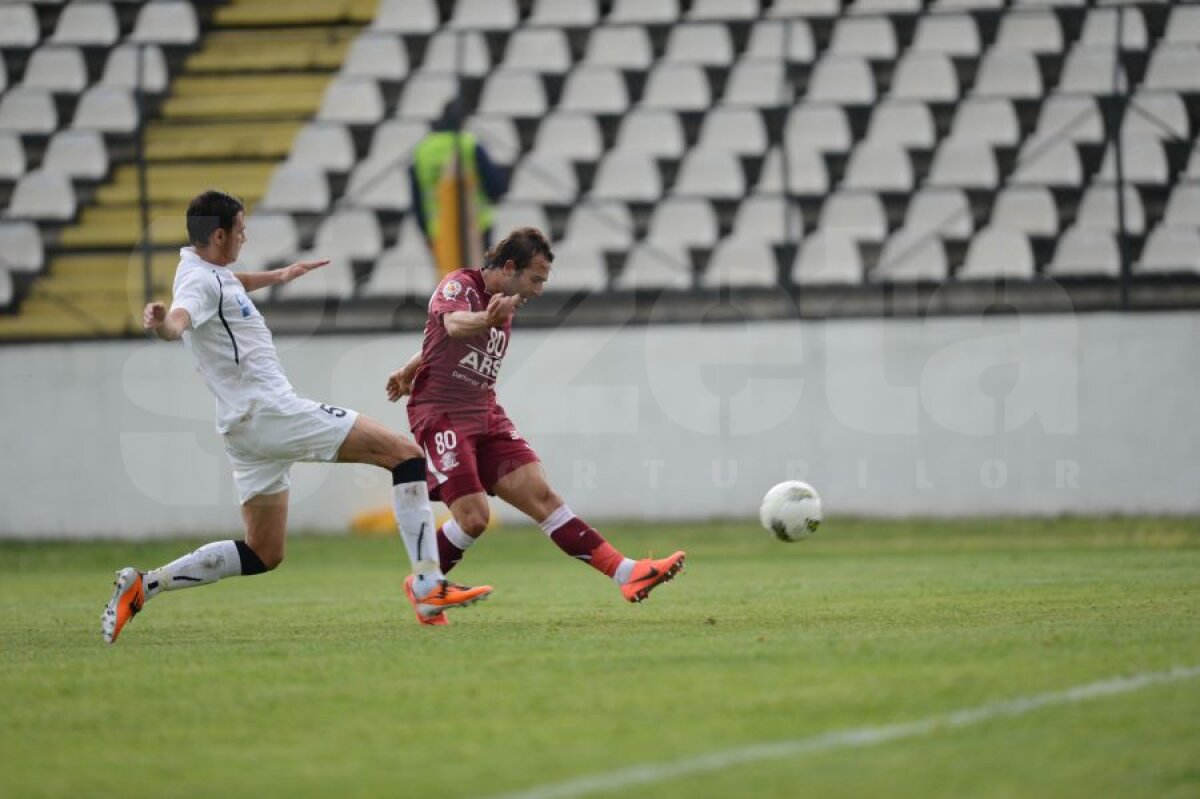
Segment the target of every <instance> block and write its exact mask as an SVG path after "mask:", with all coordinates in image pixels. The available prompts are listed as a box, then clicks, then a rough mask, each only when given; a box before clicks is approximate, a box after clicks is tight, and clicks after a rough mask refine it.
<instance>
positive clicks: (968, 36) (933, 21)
mask: <svg viewBox="0 0 1200 799" xmlns="http://www.w3.org/2000/svg"><path fill="white" fill-rule="evenodd" d="M912 49H913V50H914V51H916V52H918V53H943V54H945V55H948V56H960V57H964V58H972V57H975V56H978V55H979V52H980V49H981V47H980V40H979V26H978V25H976V24H975V20H974V18H972V17H971V16H969V15H967V14H925V15H923V16H922V17H921V18H920V20H919V21H918V22H917V32H916V35H915V36H914V38H913V45H912Z"/></svg>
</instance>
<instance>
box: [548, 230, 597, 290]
mask: <svg viewBox="0 0 1200 799" xmlns="http://www.w3.org/2000/svg"><path fill="white" fill-rule="evenodd" d="M607 286H608V266H607V265H606V264H605V262H604V253H602V252H601V251H600V250H598V249H596V248H594V247H591V246H589V245H588V244H587V243H586V242H579V241H572V240H571V239H566V240H564V241H560V242H558V243H557V244H555V245H554V268H553V269H552V270H551V271H550V280H549V281H548V282H547V283H546V291H580V290H583V291H603V290H604V289H605V288H607Z"/></svg>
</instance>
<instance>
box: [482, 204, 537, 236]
mask: <svg viewBox="0 0 1200 799" xmlns="http://www.w3.org/2000/svg"><path fill="white" fill-rule="evenodd" d="M520 227H534V228H537V229H538V230H542V231H546V230H549V229H550V220H549V218H548V217H547V216H546V211H545V209H543V208H542V206H540V205H538V204H537V203H523V202H515V201H511V200H502V201H501V202H498V203H496V205H495V207H494V208H493V209H492V230H493V231H495V232H496V234H498V235H497V238H499V237H503V236H506V235H508V232H509V231H511V230H516V229H517V228H520Z"/></svg>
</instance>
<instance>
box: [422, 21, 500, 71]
mask: <svg viewBox="0 0 1200 799" xmlns="http://www.w3.org/2000/svg"><path fill="white" fill-rule="evenodd" d="M491 67H492V57H491V55H489V53H488V48H487V40H486V39H484V37H483V34H481V33H479V32H478V31H454V30H449V29H446V30H440V31H438V32H437V33H435V34H434V35H433V36H431V37H430V38H429V43H428V45H426V47H425V58H424V59H422V61H421V72H422V73H426V74H430V73H454V74H458V75H470V76H472V77H478V76H482V75H486V74H487V73H488V70H490V69H491Z"/></svg>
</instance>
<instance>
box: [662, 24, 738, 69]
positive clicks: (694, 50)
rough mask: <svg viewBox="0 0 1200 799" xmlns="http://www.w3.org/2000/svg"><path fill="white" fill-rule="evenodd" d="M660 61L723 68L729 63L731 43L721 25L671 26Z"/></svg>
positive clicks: (726, 30)
mask: <svg viewBox="0 0 1200 799" xmlns="http://www.w3.org/2000/svg"><path fill="white" fill-rule="evenodd" d="M663 61H664V62H666V63H668V64H671V63H675V64H701V65H704V66H713V67H724V66H729V65H730V64H731V63H733V39H731V38H730V36H729V29H728V28H726V27H725V26H724V25H720V24H717V23H711V22H698V23H691V24H688V23H684V24H681V25H673V26H671V30H670V32H669V33H668V34H667V51H666V54H665V55H664V56H663Z"/></svg>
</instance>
